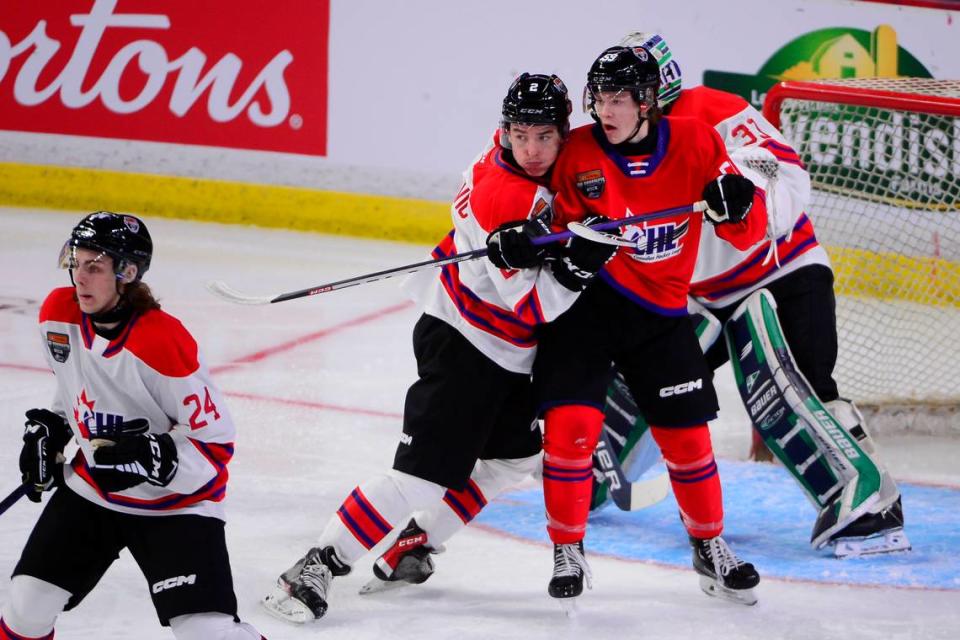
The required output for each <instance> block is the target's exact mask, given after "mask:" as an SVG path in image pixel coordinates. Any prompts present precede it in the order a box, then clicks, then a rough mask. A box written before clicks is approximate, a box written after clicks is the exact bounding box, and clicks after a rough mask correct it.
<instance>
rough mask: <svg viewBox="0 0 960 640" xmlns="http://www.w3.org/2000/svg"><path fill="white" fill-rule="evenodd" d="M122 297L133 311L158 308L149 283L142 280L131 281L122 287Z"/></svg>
mask: <svg viewBox="0 0 960 640" xmlns="http://www.w3.org/2000/svg"><path fill="white" fill-rule="evenodd" d="M123 298H124V300H126V302H127V304H128V305H130V308H131V309H132V310H133V311H134V312H135V313H145V312H147V311H150V310H151V309H159V308H160V303H159V302H157V299H156V298H154V297H153V292H152V291H150V287H149V285H147V283H145V282H143V281H137V282H131V283H129V284H127V285H126V286H124V288H123Z"/></svg>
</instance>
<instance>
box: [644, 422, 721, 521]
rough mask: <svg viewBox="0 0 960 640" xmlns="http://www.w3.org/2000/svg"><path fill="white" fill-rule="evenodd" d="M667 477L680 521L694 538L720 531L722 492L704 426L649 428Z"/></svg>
mask: <svg viewBox="0 0 960 640" xmlns="http://www.w3.org/2000/svg"><path fill="white" fill-rule="evenodd" d="M650 429H651V431H652V433H653V437H654V439H655V440H656V441H657V444H658V445H660V450H661V451H662V452H663V459H664V462H665V463H666V465H667V471H668V472H669V474H670V484H671V485H672V486H673V495H674V497H676V499H677V505H678V506H679V508H680V518H681V519H682V520H683V525H684V526H685V527H686V528H687V532H688V533H689V534H690V535H691V536H693V537H694V538H713V537H715V536H718V535H720V533H721V531H723V493H722V491H721V488H720V475H719V474H718V473H717V462H716V460H714V457H713V445H712V444H711V442H710V431H709V430H708V429H707V425H705V424H701V425H698V426H695V427H683V428H677V427H670V428H667V427H655V426H651V427H650Z"/></svg>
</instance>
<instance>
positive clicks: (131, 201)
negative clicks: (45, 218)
mask: <svg viewBox="0 0 960 640" xmlns="http://www.w3.org/2000/svg"><path fill="white" fill-rule="evenodd" d="M0 204H3V205H9V206H19V207H42V208H50V209H74V210H80V211H95V210H98V209H106V210H110V211H121V212H126V213H133V214H142V215H145V216H160V217H167V218H181V219H189V220H200V221H205V222H221V223H226V224H252V225H257V226H262V227H277V228H283V229H295V230H298V231H317V232H321V233H332V234H341V235H350V236H359V237H365V238H382V239H385V240H399V241H404V242H417V243H422V244H435V243H437V242H439V241H440V239H441V238H443V236H444V235H445V234H446V233H447V232H448V231H449V230H450V227H451V223H450V205H449V203H444V202H436V201H431V200H416V199H413V198H394V197H388V196H374V195H361V194H354V193H339V192H334V191H318V190H313V189H305V188H299V187H283V186H275V185H263V184H249V183H242V182H229V181H225V180H210V179H206V178H183V177H173V176H160V175H151V174H142V173H124V172H120V171H106V170H101V169H80V168H71V167H55V166H42V165H24V164H16V163H0Z"/></svg>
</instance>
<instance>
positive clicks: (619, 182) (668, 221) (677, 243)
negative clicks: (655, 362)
mask: <svg viewBox="0 0 960 640" xmlns="http://www.w3.org/2000/svg"><path fill="white" fill-rule="evenodd" d="M722 173H738V170H737V169H736V167H735V166H734V164H733V162H732V161H731V160H730V158H729V157H728V156H727V152H726V150H725V149H724V146H723V142H722V141H721V140H720V138H719V136H718V135H717V133H716V132H715V131H714V130H713V129H711V128H710V127H708V126H707V125H705V124H704V123H702V122H699V121H696V120H692V119H689V118H662V119H661V120H660V122H659V123H658V124H657V145H656V150H655V151H654V153H652V154H649V155H638V156H625V155H623V154H622V153H621V152H620V151H619V150H618V149H617V147H614V146H613V145H611V144H610V143H609V142H608V141H607V139H606V136H605V135H604V134H603V130H602V129H601V128H600V126H599V125H587V126H583V127H579V128H577V129H574V130H573V131H572V132H571V133H570V140H569V141H568V142H567V144H566V145H565V146H564V148H563V151H562V152H561V154H560V158H559V160H558V161H557V165H556V167H555V168H554V172H553V179H552V181H551V185H552V187H553V188H554V191H555V192H556V194H557V195H556V199H555V201H554V208H555V214H556V218H555V221H556V223H557V224H559V225H560V226H566V224H567V223H569V222H571V221H579V220H582V219H583V218H584V217H585V216H586V215H588V214H591V213H595V214H600V215H604V216H606V217H608V218H611V219H620V218H626V217H631V216H635V215H641V214H643V213H648V212H653V211H659V210H662V209H669V208H674V207H681V206H683V205H687V204H692V203H694V202H697V201H699V200H700V199H701V197H702V193H703V189H704V187H705V186H706V185H707V183H708V182H710V181H712V180H714V179H716V178H717V177H718V176H720V175H721V174H722ZM765 223H766V210H765V204H764V197H763V193H762V191H759V190H758V192H757V195H756V196H755V198H754V204H753V207H752V209H751V210H750V212H749V214H748V215H747V217H746V218H745V219H744V220H743V221H742V222H740V223H735V224H722V225H717V227H716V232H717V233H718V234H719V235H720V236H721V237H723V238H724V239H725V240H727V241H728V242H730V243H732V244H734V245H735V246H736V247H740V248H747V247H750V246H751V245H753V244H755V243H756V242H757V241H759V240H760V239H761V238H762V237H763V233H764V225H765ZM703 224H704V220H703V214H701V213H694V212H691V213H687V214H681V215H677V216H673V217H670V218H664V219H658V220H652V221H650V222H646V223H640V224H633V225H628V226H625V227H623V236H624V237H625V238H628V239H630V240H632V241H634V245H633V246H630V247H622V248H620V249H618V250H617V253H616V254H615V255H614V257H613V259H612V260H610V262H608V263H607V264H606V265H605V266H604V268H603V269H602V270H601V271H600V273H599V274H598V277H600V278H602V279H603V280H604V281H606V282H607V283H608V284H609V285H611V286H612V287H613V288H614V289H616V290H617V291H619V292H620V293H621V294H623V295H624V296H626V297H628V298H629V299H631V300H632V301H634V302H636V303H637V304H639V305H641V306H643V307H644V308H646V309H649V310H650V311H653V312H655V313H659V314H661V315H667V316H682V315H686V313H687V293H688V290H689V285H690V278H691V276H692V275H693V269H694V263H695V261H696V258H697V248H698V245H699V242H700V235H701V230H702V227H703ZM708 226H709V225H708Z"/></svg>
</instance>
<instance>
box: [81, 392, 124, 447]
mask: <svg viewBox="0 0 960 640" xmlns="http://www.w3.org/2000/svg"><path fill="white" fill-rule="evenodd" d="M94 405H96V401H95V400H91V399H89V398H87V390H86V389H81V390H80V395H79V396H78V397H77V399H76V401H75V402H74V404H73V421H74V422H75V423H76V424H77V427H79V429H80V434H81V435H82V436H83V437H84V438H86V439H90V438H91V437H94V438H96V437H98V436H105V435H112V434H114V433H116V430H117V427H118V426H120V425H121V424H122V423H123V416H120V415H117V414H115V413H104V412H102V411H96V410H95V406H94Z"/></svg>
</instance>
